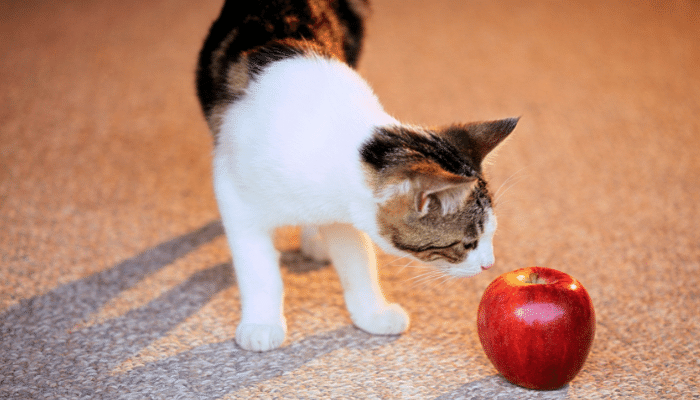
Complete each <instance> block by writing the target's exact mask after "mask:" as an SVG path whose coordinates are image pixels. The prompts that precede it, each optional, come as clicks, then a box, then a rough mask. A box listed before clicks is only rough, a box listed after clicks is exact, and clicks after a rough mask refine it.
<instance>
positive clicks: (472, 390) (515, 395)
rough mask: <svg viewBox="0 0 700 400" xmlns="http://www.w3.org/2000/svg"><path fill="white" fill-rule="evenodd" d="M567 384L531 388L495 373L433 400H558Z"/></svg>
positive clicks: (566, 392)
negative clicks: (548, 388)
mask: <svg viewBox="0 0 700 400" xmlns="http://www.w3.org/2000/svg"><path fill="white" fill-rule="evenodd" d="M568 394H569V384H566V385H564V386H563V387H562V388H560V389H557V390H547V391H540V390H532V389H526V388H523V387H520V386H517V385H514V384H512V383H510V382H508V381H507V380H506V379H505V378H504V377H503V375H501V374H495V375H491V376H488V377H486V378H483V379H479V380H476V381H473V382H469V383H467V384H464V385H462V386H461V387H460V388H458V389H456V390H453V391H452V392H449V393H445V394H442V395H440V396H439V397H437V398H436V399H435V400H462V399H519V400H529V399H532V400H558V399H566V398H567V397H568Z"/></svg>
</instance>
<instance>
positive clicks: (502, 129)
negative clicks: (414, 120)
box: [441, 117, 520, 164]
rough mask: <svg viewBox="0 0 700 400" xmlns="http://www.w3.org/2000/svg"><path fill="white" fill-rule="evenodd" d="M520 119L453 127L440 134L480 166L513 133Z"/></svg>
mask: <svg viewBox="0 0 700 400" xmlns="http://www.w3.org/2000/svg"><path fill="white" fill-rule="evenodd" d="M519 120H520V117H517V118H506V119H499V120H496V121H487V122H473V123H471V124H466V125H453V126H450V127H447V128H445V129H444V130H443V131H442V132H441V134H442V136H443V137H445V138H446V139H447V140H449V141H451V142H452V143H453V144H454V145H455V146H457V148H458V149H459V150H460V151H462V152H464V153H466V154H468V155H469V156H470V157H471V158H472V159H473V160H474V161H476V162H477V163H479V164H481V162H482V161H484V158H486V156H487V155H488V154H489V153H490V152H491V151H492V150H493V149H495V148H496V146H498V145H499V144H500V143H501V142H503V140H504V139H505V138H506V137H508V135H510V133H511V132H513V129H515V126H516V125H517V124H518V121H519Z"/></svg>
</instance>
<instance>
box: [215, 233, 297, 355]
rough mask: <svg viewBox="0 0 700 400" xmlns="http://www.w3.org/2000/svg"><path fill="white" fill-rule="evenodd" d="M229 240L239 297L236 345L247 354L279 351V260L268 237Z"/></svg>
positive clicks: (281, 308)
mask: <svg viewBox="0 0 700 400" xmlns="http://www.w3.org/2000/svg"><path fill="white" fill-rule="evenodd" d="M232 236H233V238H232V239H230V240H229V241H230V242H231V248H232V253H233V267H234V270H235V272H236V281H237V283H238V289H239V291H240V294H241V321H240V323H239V324H238V327H237V328H236V343H238V345H239V346H241V347H242V348H243V349H245V350H251V351H268V350H272V349H275V348H277V347H280V346H281V345H282V342H284V338H285V336H286V333H287V323H286V321H285V318H284V314H283V313H284V289H283V284H282V276H281V274H280V269H279V259H278V257H277V252H276V250H275V249H274V247H273V244H272V240H271V239H270V236H269V235H266V234H260V235H258V234H254V233H251V232H248V233H245V234H243V235H241V236H238V235H232Z"/></svg>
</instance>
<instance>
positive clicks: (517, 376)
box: [477, 267, 595, 390]
mask: <svg viewBox="0 0 700 400" xmlns="http://www.w3.org/2000/svg"><path fill="white" fill-rule="evenodd" d="M477 330H478V333H479V340H480V341H481V344H482V346H483V348H484V352H485V353H486V355H487V357H488V358H489V360H491V362H492V363H493V365H494V366H495V367H496V369H497V370H498V372H500V373H501V374H502V375H503V376H504V377H505V378H506V379H507V380H509V381H510V382H512V383H514V384H516V385H519V386H523V387H526V388H529V389H538V390H553V389H558V388H560V387H562V386H564V385H565V384H567V383H568V382H570V381H571V380H572V379H573V378H574V377H575V376H576V374H578V372H579V371H580V370H581V368H582V367H583V364H584V362H585V361H586V358H587V357H588V353H589V351H590V349H591V345H592V343H593V338H594V336H595V311H594V309H593V303H592V302H591V298H590V296H589V295H588V292H587V291H586V289H585V288H584V287H583V285H581V283H579V282H578V281H577V280H576V279H574V278H573V277H571V276H570V275H568V274H566V273H564V272H561V271H557V270H555V269H551V268H544V267H529V268H521V269H518V270H515V271H511V272H507V273H505V274H502V275H500V276H499V277H497V278H496V279H495V280H494V281H493V282H491V284H490V285H489V286H488V287H487V288H486V290H485V291H484V294H483V296H482V298H481V302H480V303H479V310H478V314H477Z"/></svg>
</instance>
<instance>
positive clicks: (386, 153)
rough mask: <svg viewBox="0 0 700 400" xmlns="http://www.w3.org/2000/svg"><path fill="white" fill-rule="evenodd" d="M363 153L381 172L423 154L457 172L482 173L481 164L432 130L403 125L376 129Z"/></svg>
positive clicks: (446, 169)
mask: <svg viewBox="0 0 700 400" xmlns="http://www.w3.org/2000/svg"><path fill="white" fill-rule="evenodd" d="M360 154H361V156H362V160H363V161H364V162H365V163H367V164H369V165H371V166H372V167H373V168H374V169H375V170H377V171H380V172H381V171H383V170H386V169H388V168H391V167H395V166H399V165H402V164H405V163H407V162H410V161H414V160H416V159H417V157H424V158H427V159H430V160H432V161H435V162H437V163H438V164H439V165H440V167H442V168H443V169H444V170H445V171H447V172H451V173H453V174H456V175H461V176H466V177H479V176H480V175H481V165H480V164H479V163H478V162H474V161H473V160H470V159H469V158H468V157H466V156H465V154H464V153H462V152H460V151H459V150H458V149H457V147H455V146H454V145H453V144H452V143H450V142H449V141H447V140H445V139H444V138H442V137H440V136H437V135H435V134H434V133H431V132H429V131H426V132H423V131H421V132H418V131H415V130H412V129H411V128H407V127H403V126H390V127H379V128H377V129H376V131H375V133H374V135H373V136H372V138H371V139H369V140H368V141H367V142H366V143H365V144H364V145H363V146H362V147H361V149H360Z"/></svg>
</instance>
